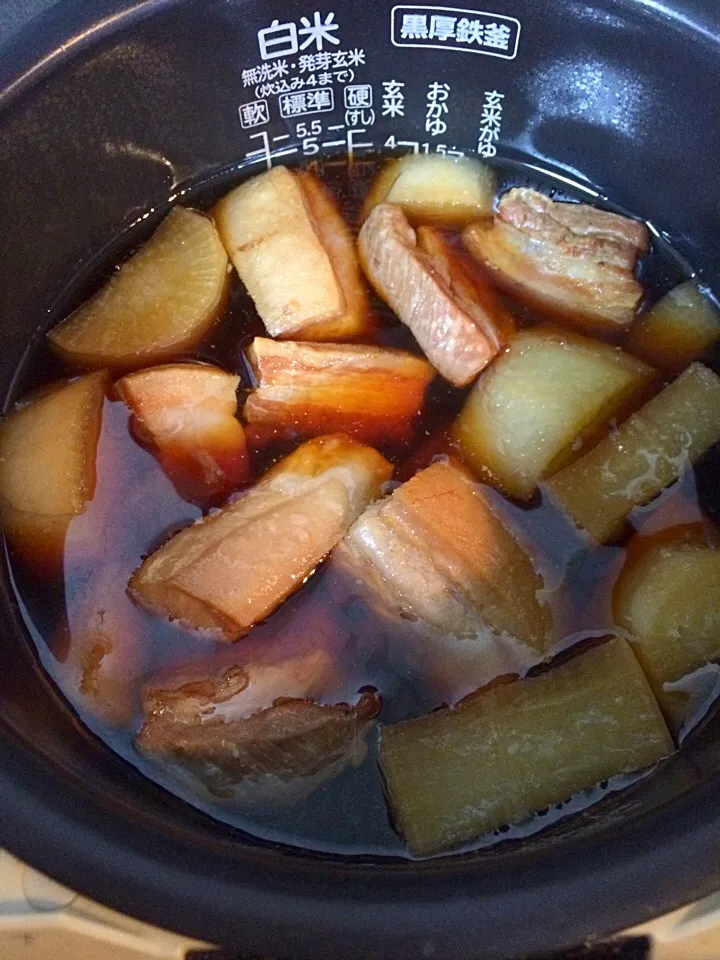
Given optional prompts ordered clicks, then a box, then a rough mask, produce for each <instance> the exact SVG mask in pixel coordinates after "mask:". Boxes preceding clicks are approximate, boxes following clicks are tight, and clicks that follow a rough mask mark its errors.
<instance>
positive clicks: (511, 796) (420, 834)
mask: <svg viewBox="0 0 720 960" xmlns="http://www.w3.org/2000/svg"><path fill="white" fill-rule="evenodd" d="M673 749H674V744H673V741H672V739H671V737H670V734H669V733H668V729H667V727H666V725H665V721H664V720H663V717H662V714H661V712H660V709H659V707H658V705H657V702H656V700H655V697H654V696H653V693H652V691H651V689H650V687H649V685H648V682H647V680H646V679H645V676H644V674H643V671H642V669H641V667H640V665H639V663H638V662H637V660H636V659H635V655H634V654H633V652H632V649H631V647H630V645H629V644H628V643H627V641H625V640H621V639H619V638H615V639H611V640H609V641H607V642H606V643H603V644H602V645H600V646H598V647H595V648H592V649H590V650H587V651H585V652H582V653H580V654H579V655H577V656H575V657H573V658H572V659H571V660H569V661H567V662H566V663H563V664H562V665H561V666H558V667H555V668H553V669H551V670H549V671H547V672H545V673H542V674H540V675H539V676H535V677H531V678H528V679H524V680H516V681H514V682H510V683H501V684H499V685H495V686H493V687H491V688H489V689H487V690H485V691H479V692H478V693H476V694H474V695H472V696H470V697H468V698H467V699H466V700H464V701H463V702H462V703H461V704H460V705H459V706H457V707H455V708H450V709H443V710H438V711H436V712H435V713H432V714H430V715H429V716H426V717H422V718H420V719H417V720H407V721H405V722H403V723H398V724H394V725H392V726H385V727H382V728H381V739H380V765H381V769H382V772H383V775H384V777H385V783H386V786H387V792H388V798H389V801H390V807H391V811H392V813H393V816H394V819H395V823H396V825H397V827H398V830H399V831H400V833H401V834H402V836H403V837H404V838H405V840H406V842H407V844H408V846H409V847H410V849H411V850H412V852H413V853H415V854H417V855H427V854H431V853H437V852H439V851H440V850H443V849H445V848H448V847H452V846H455V845H457V844H459V843H463V842H465V841H468V840H473V839H474V838H476V837H479V836H481V835H482V834H483V833H486V832H488V831H490V830H493V829H496V828H498V827H501V826H504V825H505V824H511V823H513V822H515V821H518V820H521V819H523V818H524V817H527V816H530V815H531V814H532V813H534V812H535V811H538V810H541V809H543V808H544V807H547V806H549V805H550V804H552V803H557V802H560V801H563V800H566V799H567V798H568V797H570V796H571V795H572V794H573V793H575V792H577V791H578V790H582V789H585V788H588V787H592V786H594V785H595V784H597V783H599V782H600V781H602V780H605V779H607V778H609V777H611V776H613V775H615V774H619V773H627V772H630V771H633V770H639V769H642V768H644V767H647V766H650V765H651V764H654V763H657V762H658V761H659V760H661V759H662V758H663V757H665V756H667V755H668V754H670V753H672V752H673Z"/></svg>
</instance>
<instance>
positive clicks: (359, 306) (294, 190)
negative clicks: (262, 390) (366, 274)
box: [213, 167, 375, 340]
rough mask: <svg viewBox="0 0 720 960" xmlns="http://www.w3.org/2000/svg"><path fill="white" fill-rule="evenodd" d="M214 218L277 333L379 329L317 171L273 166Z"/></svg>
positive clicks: (329, 335) (299, 336) (335, 336)
mask: <svg viewBox="0 0 720 960" xmlns="http://www.w3.org/2000/svg"><path fill="white" fill-rule="evenodd" d="M213 216H214V218H215V223H216V225H217V229H218V232H219V234H220V238H221V240H222V242H223V243H224V244H225V248H226V250H227V252H228V256H229V257H230V259H231V260H232V262H233V264H234V266H235V269H236V270H237V272H238V274H239V276H240V279H241V280H242V282H243V283H244V284H245V286H246V287H247V289H248V292H249V293H250V296H251V297H252V298H253V300H254V301H255V306H256V307H257V311H258V313H259V314H260V317H261V319H262V321H263V323H264V324H265V327H266V329H267V331H268V333H269V334H270V335H271V336H273V337H292V338H293V339H296V340H347V339H349V338H350V339H351V338H353V337H358V336H360V335H362V334H366V333H367V332H368V331H369V330H372V328H373V327H374V325H375V321H374V318H373V315H372V311H371V310H370V304H369V300H368V295H367V291H366V289H365V286H364V283H363V280H362V275H361V273H360V268H359V264H358V259H357V252H356V249H355V242H354V239H353V236H352V234H351V232H350V230H349V229H348V227H347V225H346V223H345V221H344V220H343V218H342V215H341V213H340V210H339V208H338V206H337V204H336V202H335V200H334V198H333V196H332V194H330V192H329V190H328V188H327V187H326V186H325V185H324V184H323V183H322V181H321V180H319V179H318V178H317V177H315V176H314V175H313V174H311V173H309V172H307V171H302V172H299V173H295V172H291V171H290V170H288V169H287V168H286V167H273V169H272V170H268V172H267V173H263V174H260V176H258V177H253V179H252V180H248V181H247V182H246V183H243V184H241V185H240V186H239V187H236V188H235V189H234V190H231V191H230V193H229V194H228V195H227V196H226V197H224V198H223V199H222V200H221V201H220V202H219V203H218V205H217V206H216V207H215V210H214V212H213Z"/></svg>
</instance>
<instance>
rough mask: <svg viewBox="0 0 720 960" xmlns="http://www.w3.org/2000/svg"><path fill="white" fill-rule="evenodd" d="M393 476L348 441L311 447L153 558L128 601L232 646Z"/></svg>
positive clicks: (338, 438)
mask: <svg viewBox="0 0 720 960" xmlns="http://www.w3.org/2000/svg"><path fill="white" fill-rule="evenodd" d="M391 473H392V467H391V465H390V464H389V463H388V462H387V461H386V460H385V459H383V457H381V456H380V454H379V453H376V452H375V451H374V450H373V449H372V448H370V447H366V446H363V445H362V444H360V443H357V442H356V441H354V440H352V439H351V438H350V437H345V436H343V435H334V436H326V437H318V438H316V439H314V440H309V441H307V442H306V443H304V444H302V445H301V446H300V447H298V449H297V450H295V451H294V453H292V454H290V456H288V457H286V458H285V459H284V460H281V461H280V462H279V463H278V464H276V466H275V467H273V468H272V469H271V470H270V471H269V472H268V473H267V474H266V475H265V476H264V477H263V478H262V479H261V480H260V482H259V483H257V484H256V485H255V486H254V487H252V488H251V489H250V490H248V491H247V492H246V493H244V494H241V495H240V496H239V497H238V498H237V499H234V500H231V501H230V502H228V503H227V504H226V505H225V506H224V507H223V508H222V509H221V510H218V511H217V512H215V513H211V514H209V515H208V516H207V517H204V518H203V519H202V520H201V521H199V522H198V523H196V524H194V525H193V526H191V527H187V528H186V529H185V530H182V531H181V532H180V533H178V534H176V535H175V536H174V537H172V538H171V539H170V540H169V541H168V542H167V543H165V544H164V545H163V546H162V547H160V549H159V550H156V551H155V552H154V553H152V554H151V555H150V556H149V557H148V558H147V559H146V560H145V561H144V563H143V564H142V566H141V567H140V568H139V569H138V570H137V572H136V573H135V575H134V576H133V577H132V579H131V581H130V585H129V589H130V593H131V595H132V597H133V598H134V599H135V600H136V601H137V602H138V603H140V604H141V605H142V606H144V607H146V608H147V609H149V610H150V611H151V612H155V613H158V614H160V615H165V616H168V617H170V618H171V619H174V620H179V621H180V622H181V623H182V624H183V625H186V626H189V627H193V628H196V629H207V630H211V631H213V632H214V633H215V634H217V635H219V636H220V637H221V638H223V639H226V640H235V639H237V638H238V637H240V636H242V635H243V634H244V633H246V632H247V631H248V630H249V629H250V627H251V626H252V625H253V624H254V623H255V622H257V621H258V620H261V619H263V618H264V617H266V616H268V614H270V613H271V612H272V611H273V610H274V609H275V608H276V607H277V606H278V605H279V604H280V603H281V602H282V601H283V600H284V599H285V598H286V597H287V596H289V595H290V594H291V593H293V592H294V591H295V590H297V589H298V587H300V586H301V585H302V584H303V582H304V581H305V580H306V579H307V578H308V577H309V576H310V574H311V573H312V571H313V570H314V568H315V567H316V566H317V564H318V563H320V562H321V561H322V560H323V559H324V558H325V557H326V556H327V554H328V553H329V552H330V551H331V550H332V548H333V547H334V546H335V545H336V544H337V543H338V542H339V541H340V540H341V539H342V537H343V536H344V535H345V533H346V532H347V529H348V528H349V526H350V525H351V524H352V523H353V521H354V520H355V519H356V518H357V517H358V516H359V515H360V513H361V512H362V510H363V509H364V508H365V507H366V506H367V504H368V503H369V502H370V501H372V500H374V499H375V498H376V497H377V496H378V495H379V494H380V490H381V487H382V484H383V483H384V482H385V481H386V480H388V479H389V478H390V475H391Z"/></svg>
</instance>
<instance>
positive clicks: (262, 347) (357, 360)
mask: <svg viewBox="0 0 720 960" xmlns="http://www.w3.org/2000/svg"><path fill="white" fill-rule="evenodd" d="M247 357H248V360H249V361H250V365H251V367H252V370H253V373H254V374H255V379H256V382H257V389H256V390H254V391H253V392H252V393H251V394H250V396H249V397H248V399H247V402H246V404H245V410H244V415H245V419H246V420H247V422H248V423H249V424H253V425H259V426H266V427H269V428H272V434H273V436H274V437H275V438H276V439H292V438H295V437H308V436H313V435H316V434H320V433H327V432H328V431H332V430H339V431H342V432H344V433H348V434H350V435H352V436H354V437H358V438H359V439H361V440H364V441H365V442H367V443H372V442H374V441H383V440H385V441H387V440H390V441H392V440H395V441H397V440H406V439H408V438H409V436H410V434H411V433H412V428H413V425H414V421H415V420H416V418H417V416H418V414H419V413H420V411H421V409H422V405H423V400H424V396H425V389H426V388H427V386H428V384H429V383H430V382H431V380H433V378H434V377H435V370H434V369H433V368H432V367H431V366H430V364H429V363H427V362H426V361H425V360H422V359H420V357H416V356H414V355H413V354H411V353H407V352H405V351H403V350H390V349H386V348H383V347H369V346H359V345H356V344H346V345H338V344H331V343H322V344H321V343H317V344H316V343H292V342H290V341H284V342H277V341H275V340H268V339H266V338H264V337H255V339H254V340H253V342H252V344H251V346H250V347H249V348H248V351H247Z"/></svg>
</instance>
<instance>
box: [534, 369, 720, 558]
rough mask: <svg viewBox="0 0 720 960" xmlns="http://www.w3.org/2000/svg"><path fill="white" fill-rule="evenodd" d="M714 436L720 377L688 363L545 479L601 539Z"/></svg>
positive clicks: (719, 431) (719, 429)
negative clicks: (590, 446) (623, 419)
mask: <svg viewBox="0 0 720 960" xmlns="http://www.w3.org/2000/svg"><path fill="white" fill-rule="evenodd" d="M718 440H720V377H718V376H716V374H714V373H713V372H712V370H709V369H708V368H707V367H705V366H703V365H702V364H701V363H693V364H692V365H691V366H689V367H688V369H687V370H686V371H685V372H684V373H683V374H682V375H681V376H680V377H678V379H677V380H675V381H674V382H673V383H671V384H670V385H669V386H668V387H665V389H664V390H662V391H661V392H660V393H659V394H658V395H657V396H656V397H653V399H652V400H650V401H649V403H646V404H645V406H644V407H643V408H642V409H641V410H639V411H638V412H637V413H635V414H633V416H632V417H630V418H629V420H627V421H626V422H625V423H624V424H623V425H622V426H621V427H620V428H619V430H616V431H614V432H613V433H611V434H610V435H609V436H608V437H606V438H605V439H604V440H601V441H600V443H599V444H598V445H597V446H596V447H595V448H594V449H593V450H591V451H590V452H589V453H588V454H586V455H585V456H584V457H582V458H581V459H580V460H576V461H575V463H571V464H570V466H569V467H566V468H565V469H564V470H561V471H560V473H557V474H555V476H554V477H553V478H552V479H551V480H549V481H548V487H549V489H550V490H551V491H552V493H553V494H554V495H555V496H556V497H557V499H558V500H559V501H560V503H561V504H562V506H563V507H565V509H566V510H567V511H568V512H569V513H570V514H572V516H573V517H574V519H575V521H576V522H577V523H578V524H580V526H582V527H584V528H585V529H586V530H587V531H588V533H590V534H591V535H592V536H593V537H594V538H595V539H596V540H598V541H599V542H601V543H602V542H605V541H607V540H610V539H612V538H614V537H616V536H617V535H618V534H619V533H621V532H622V529H623V525H624V522H625V519H626V517H627V515H628V514H629V513H630V511H631V510H632V508H633V507H636V506H640V505H641V504H643V503H647V502H648V501H649V500H652V498H653V497H655V496H656V495H657V494H658V493H660V492H661V491H662V490H663V489H664V488H665V487H667V486H668V485H669V484H671V483H673V482H674V481H675V480H677V479H678V478H679V477H680V476H681V475H682V474H683V473H684V472H685V470H686V469H687V468H688V467H689V466H690V465H691V464H693V463H695V462H696V461H697V460H699V459H700V457H701V456H702V455H703V454H704V453H706V452H707V451H708V450H709V449H710V447H712V446H713V444H715V443H717V442H718Z"/></svg>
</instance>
